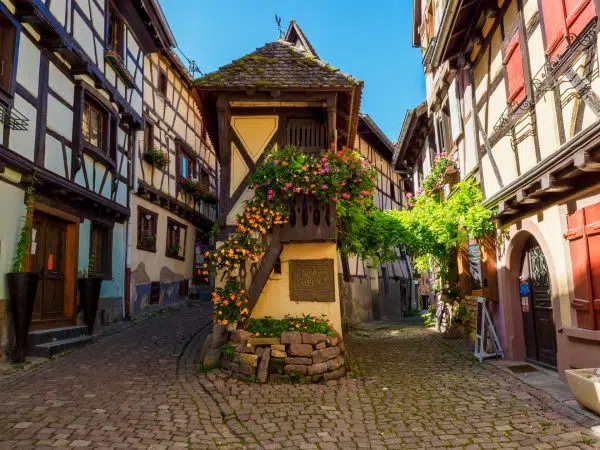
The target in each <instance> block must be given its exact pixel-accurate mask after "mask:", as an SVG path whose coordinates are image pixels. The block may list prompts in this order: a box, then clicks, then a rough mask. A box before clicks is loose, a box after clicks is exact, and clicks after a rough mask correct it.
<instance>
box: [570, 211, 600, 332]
mask: <svg viewBox="0 0 600 450" xmlns="http://www.w3.org/2000/svg"><path fill="white" fill-rule="evenodd" d="M568 224H569V231H567V233H566V234H565V238H566V239H567V240H568V241H569V247H570V249H571V265H572V266H573V287H574V289H573V290H574V298H573V300H572V301H571V305H572V306H573V308H574V309H575V312H576V314H577V326H578V327H579V328H587V329H591V330H593V329H595V328H596V327H595V320H594V312H593V303H592V284H591V283H590V264H589V251H588V240H587V237H586V235H585V230H584V228H585V215H584V210H583V209H582V210H579V211H576V212H575V213H574V214H572V215H570V216H569V221H568Z"/></svg>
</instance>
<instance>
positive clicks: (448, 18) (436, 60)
mask: <svg viewBox="0 0 600 450" xmlns="http://www.w3.org/2000/svg"><path fill="white" fill-rule="evenodd" d="M461 4H462V0H448V3H446V8H445V9H444V15H443V16H442V23H441V24H440V29H439V31H438V33H437V34H436V37H437V39H436V42H435V47H434V48H433V56H432V58H431V65H432V66H433V67H437V66H438V65H439V64H440V59H441V57H442V55H441V53H442V48H445V47H446V44H447V41H448V34H449V33H450V30H451V28H452V23H453V22H454V18H455V16H456V13H457V12H458V10H459V8H460V5H461Z"/></svg>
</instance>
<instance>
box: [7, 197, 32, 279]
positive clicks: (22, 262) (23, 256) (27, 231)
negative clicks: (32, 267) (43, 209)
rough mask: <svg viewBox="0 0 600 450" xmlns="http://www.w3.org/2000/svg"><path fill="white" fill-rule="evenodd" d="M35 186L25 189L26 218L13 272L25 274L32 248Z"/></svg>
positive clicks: (20, 234)
mask: <svg viewBox="0 0 600 450" xmlns="http://www.w3.org/2000/svg"><path fill="white" fill-rule="evenodd" d="M33 193H34V188H33V185H29V186H28V187H27V189H25V216H24V217H23V219H22V220H23V225H22V226H21V231H20V232H19V239H18V241H17V248H16V251H15V257H14V259H13V263H12V271H13V272H25V266H26V263H27V256H28V255H29V252H30V248H31V229H32V226H33V201H34V198H33Z"/></svg>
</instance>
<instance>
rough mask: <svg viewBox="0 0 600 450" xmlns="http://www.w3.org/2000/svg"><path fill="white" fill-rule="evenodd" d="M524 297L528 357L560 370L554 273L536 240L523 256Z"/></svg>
mask: <svg viewBox="0 0 600 450" xmlns="http://www.w3.org/2000/svg"><path fill="white" fill-rule="evenodd" d="M520 297H521V313H522V316H523V331H524V333H525V347H526V354H527V358H528V359H531V360H533V361H537V362H539V363H542V364H545V365H548V366H552V367H556V328H555V326H554V319H553V316H552V292H551V290H550V274H549V272H548V265H547V263H546V258H545V257H544V253H543V252H542V249H541V248H540V246H539V244H538V243H537V241H536V240H535V239H533V238H531V239H530V240H529V242H528V243H527V245H526V247H525V251H524V253H523V262H522V265H521V287H520Z"/></svg>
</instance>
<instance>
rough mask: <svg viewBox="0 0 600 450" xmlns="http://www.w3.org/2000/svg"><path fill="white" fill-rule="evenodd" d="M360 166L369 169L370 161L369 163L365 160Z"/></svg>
mask: <svg viewBox="0 0 600 450" xmlns="http://www.w3.org/2000/svg"><path fill="white" fill-rule="evenodd" d="M360 164H361V165H362V166H363V167H368V166H369V161H367V160H366V159H363V160H362V161H361V162H360Z"/></svg>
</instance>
